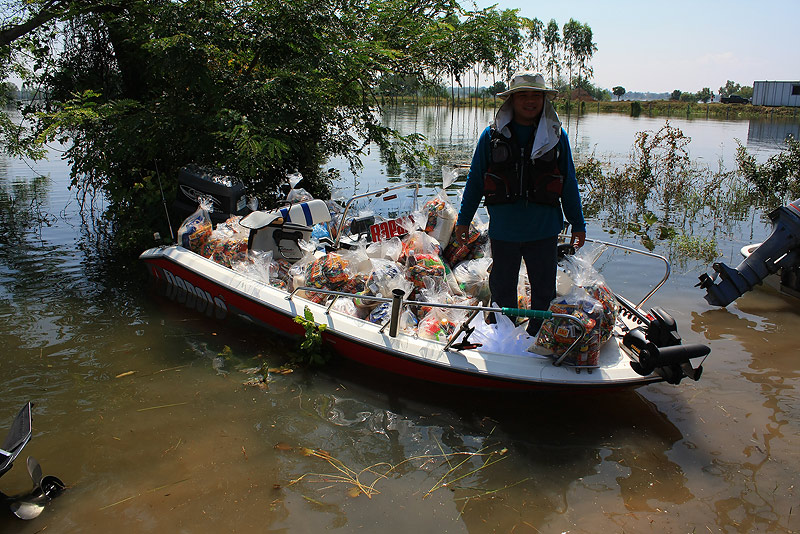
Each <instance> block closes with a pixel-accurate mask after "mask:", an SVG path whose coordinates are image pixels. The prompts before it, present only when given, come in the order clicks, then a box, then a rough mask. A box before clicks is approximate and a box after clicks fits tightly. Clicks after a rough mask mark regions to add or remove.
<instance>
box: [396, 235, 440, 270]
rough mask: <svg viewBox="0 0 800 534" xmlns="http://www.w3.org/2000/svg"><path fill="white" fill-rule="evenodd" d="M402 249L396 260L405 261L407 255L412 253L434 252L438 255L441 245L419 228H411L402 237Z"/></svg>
mask: <svg viewBox="0 0 800 534" xmlns="http://www.w3.org/2000/svg"><path fill="white" fill-rule="evenodd" d="M402 245H403V247H402V249H401V251H400V256H399V257H398V258H397V261H399V262H400V263H407V260H408V257H409V256H410V255H412V254H435V255H437V256H439V255H440V254H441V252H442V247H441V246H439V242H438V241H436V240H435V239H434V238H432V237H431V236H429V235H428V234H426V233H425V232H422V231H420V230H412V231H410V232H409V233H408V234H407V235H406V236H404V237H403V239H402Z"/></svg>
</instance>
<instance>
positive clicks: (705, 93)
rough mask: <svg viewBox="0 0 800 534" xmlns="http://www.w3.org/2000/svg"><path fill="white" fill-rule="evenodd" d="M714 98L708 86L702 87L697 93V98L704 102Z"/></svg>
mask: <svg viewBox="0 0 800 534" xmlns="http://www.w3.org/2000/svg"><path fill="white" fill-rule="evenodd" d="M713 98H714V94H713V93H712V92H711V89H709V88H708V87H703V88H702V89H700V91H699V92H698V93H697V100H699V101H701V102H703V103H704V104H705V103H707V102H708V101H709V100H712V99H713Z"/></svg>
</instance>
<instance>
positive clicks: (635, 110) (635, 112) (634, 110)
mask: <svg viewBox="0 0 800 534" xmlns="http://www.w3.org/2000/svg"><path fill="white" fill-rule="evenodd" d="M641 114H642V104H641V102H639V101H638V100H634V101H633V102H631V117H638V116H639V115H641Z"/></svg>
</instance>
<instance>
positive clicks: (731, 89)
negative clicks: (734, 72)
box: [719, 80, 742, 97]
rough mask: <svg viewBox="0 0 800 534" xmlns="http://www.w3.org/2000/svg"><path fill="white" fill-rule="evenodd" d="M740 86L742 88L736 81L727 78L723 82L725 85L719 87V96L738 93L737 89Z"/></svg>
mask: <svg viewBox="0 0 800 534" xmlns="http://www.w3.org/2000/svg"><path fill="white" fill-rule="evenodd" d="M741 88H742V86H741V85H739V84H738V83H736V82H734V81H732V80H728V81H727V82H725V85H724V86H723V87H720V88H719V96H720V97H723V96H724V97H728V96H731V95H732V94H736V93H738V92H739V89H741Z"/></svg>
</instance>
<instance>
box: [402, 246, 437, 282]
mask: <svg viewBox="0 0 800 534" xmlns="http://www.w3.org/2000/svg"><path fill="white" fill-rule="evenodd" d="M406 276H407V277H408V280H409V281H410V282H411V283H412V284H414V286H415V287H417V288H423V287H425V278H426V277H434V278H435V277H439V278H444V276H445V268H444V263H443V262H442V258H440V257H439V255H438V254H431V253H418V254H414V253H413V252H412V253H411V254H410V255H409V256H408V262H407V263H406Z"/></svg>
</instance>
